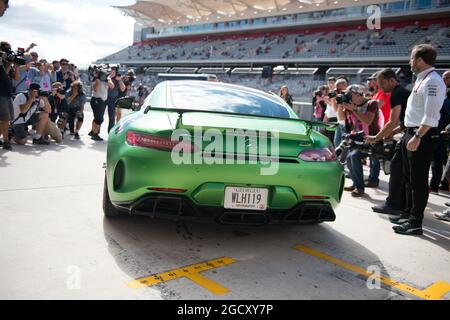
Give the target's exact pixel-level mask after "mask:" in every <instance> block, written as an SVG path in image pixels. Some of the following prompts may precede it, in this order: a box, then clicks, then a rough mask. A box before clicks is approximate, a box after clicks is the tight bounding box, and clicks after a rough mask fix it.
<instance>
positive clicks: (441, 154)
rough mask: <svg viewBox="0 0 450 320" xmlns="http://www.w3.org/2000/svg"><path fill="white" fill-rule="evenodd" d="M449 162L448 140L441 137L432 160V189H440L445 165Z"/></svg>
mask: <svg viewBox="0 0 450 320" xmlns="http://www.w3.org/2000/svg"><path fill="white" fill-rule="evenodd" d="M446 163H447V141H444V139H442V138H439V139H438V143H437V147H436V150H435V151H434V157H433V161H432V162H431V172H432V174H433V175H432V177H431V182H430V188H431V189H438V188H439V184H440V183H441V180H442V172H443V170H444V166H445V164H446Z"/></svg>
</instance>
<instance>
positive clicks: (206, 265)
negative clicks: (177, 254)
mask: <svg viewBox="0 0 450 320" xmlns="http://www.w3.org/2000/svg"><path fill="white" fill-rule="evenodd" d="M235 262H236V260H234V259H232V258H229V257H223V258H219V259H214V260H210V261H207V262H203V263H198V264H193V265H189V266H185V267H182V268H178V269H173V270H170V271H167V272H162V273H158V274H153V275H151V276H148V277H143V278H139V279H136V280H134V281H131V282H130V283H128V286H129V287H131V288H134V289H139V288H144V287H149V286H153V285H155V284H158V283H161V282H166V281H170V280H174V279H179V278H183V277H184V278H188V279H190V280H192V281H194V282H195V283H197V284H198V285H200V286H202V287H203V288H205V289H207V290H209V291H210V292H212V293H214V294H217V295H219V294H225V293H227V292H228V291H229V290H228V289H227V288H225V287H222V286H221V285H220V284H218V283H216V282H214V281H212V280H211V279H209V278H207V277H205V276H203V275H201V274H200V272H203V271H207V270H211V269H215V268H219V267H223V266H226V265H229V264H232V263H235Z"/></svg>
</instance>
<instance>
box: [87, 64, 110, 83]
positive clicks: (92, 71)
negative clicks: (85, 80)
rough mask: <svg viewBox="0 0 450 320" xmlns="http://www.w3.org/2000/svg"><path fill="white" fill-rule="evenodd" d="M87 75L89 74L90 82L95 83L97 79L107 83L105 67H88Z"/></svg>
mask: <svg viewBox="0 0 450 320" xmlns="http://www.w3.org/2000/svg"><path fill="white" fill-rule="evenodd" d="M88 74H89V80H90V81H91V82H93V81H95V80H96V79H99V80H100V81H102V82H107V81H108V74H109V70H108V68H107V67H106V66H104V65H102V66H96V65H93V66H89V68H88Z"/></svg>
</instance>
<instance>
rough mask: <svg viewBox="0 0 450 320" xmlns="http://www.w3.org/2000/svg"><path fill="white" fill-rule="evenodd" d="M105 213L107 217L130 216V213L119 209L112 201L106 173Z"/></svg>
mask: <svg viewBox="0 0 450 320" xmlns="http://www.w3.org/2000/svg"><path fill="white" fill-rule="evenodd" d="M103 213H104V214H105V217H108V218H116V219H117V218H126V217H129V216H130V215H129V214H128V213H125V212H123V211H120V210H118V209H117V208H116V207H114V206H113V204H112V203H111V199H110V198H109V192H108V185H107V182H106V175H105V182H104V184H103Z"/></svg>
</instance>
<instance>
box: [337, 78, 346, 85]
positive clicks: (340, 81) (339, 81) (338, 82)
mask: <svg viewBox="0 0 450 320" xmlns="http://www.w3.org/2000/svg"><path fill="white" fill-rule="evenodd" d="M341 83H345V84H347V83H348V82H347V80H345V79H343V78H340V79H337V81H336V86H337V85H340V84H341Z"/></svg>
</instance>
